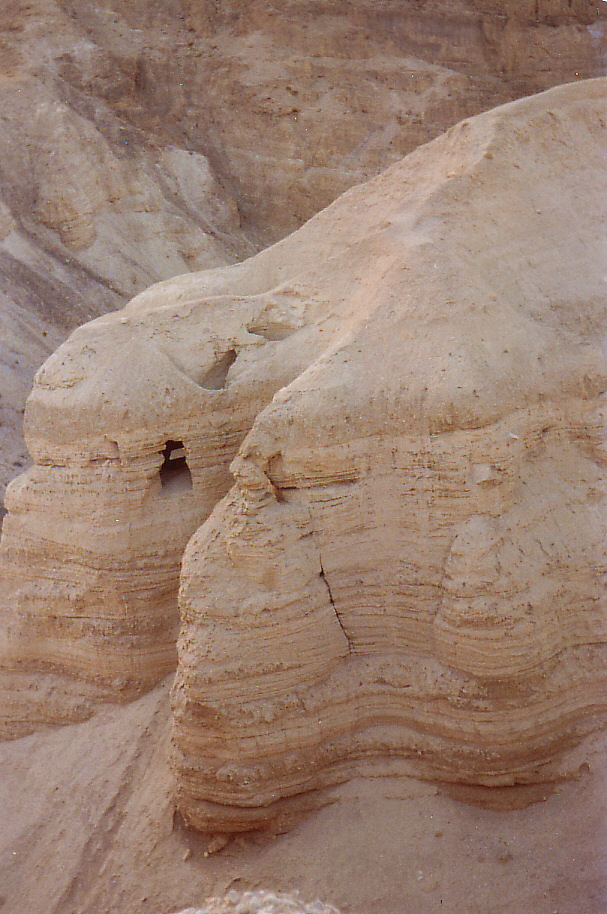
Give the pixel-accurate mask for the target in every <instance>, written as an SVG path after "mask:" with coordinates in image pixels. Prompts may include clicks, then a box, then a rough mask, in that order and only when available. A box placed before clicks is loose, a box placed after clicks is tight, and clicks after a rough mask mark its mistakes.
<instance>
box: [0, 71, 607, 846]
mask: <svg viewBox="0 0 607 914" xmlns="http://www.w3.org/2000/svg"><path fill="white" fill-rule="evenodd" d="M606 96H607V81H605V80H595V81H588V82H585V83H578V84H572V85H567V86H563V87H559V88H558V89H554V90H550V91H549V92H546V93H543V94H542V95H539V96H536V97H533V98H529V99H524V100H521V101H519V102H514V103H511V104H509V105H507V106H504V107H502V108H498V109H495V110H493V111H491V112H487V113H486V114H484V115H479V116H477V117H475V118H472V119H470V120H469V121H465V122H462V123H461V124H459V125H457V126H456V127H454V128H452V129H451V130H450V131H448V132H447V133H446V134H444V135H443V136H441V137H439V138H438V139H437V140H435V141H433V142H432V143H431V144H429V145H427V146H425V147H423V148H420V149H419V150H416V151H415V152H414V153H412V154H411V155H409V156H408V157H407V158H406V159H404V160H403V161H402V162H400V163H397V164H396V165H394V166H392V167H391V168H390V169H389V170H388V171H387V172H384V173H383V174H382V175H380V176H378V177H377V178H375V179H373V180H372V181H370V182H368V183H367V184H366V185H363V186H360V187H356V188H354V189H352V190H350V191H348V192H347V193H346V194H344V195H343V196H342V197H341V198H340V199H339V200H337V201H336V202H335V203H334V204H332V205H331V206H330V207H328V208H327V209H326V210H324V211H323V212H322V213H320V214H319V215H318V216H316V217H314V218H313V219H312V220H310V222H308V223H307V224H306V225H305V226H303V227H302V228H301V229H300V230H299V231H297V232H296V233H294V234H293V235H291V236H289V237H288V238H286V239H284V240H283V241H281V242H279V243H278V244H276V245H275V246H274V247H272V248H270V249H268V250H266V251H264V252H262V253H261V254H259V255H257V256H256V257H254V258H251V259H250V260H248V261H245V262H244V263H242V264H238V265H236V266H233V267H229V268H222V269H217V270H213V271H209V272H206V273H202V274H194V275H187V276H184V277H180V278H177V279H175V280H170V281H167V282H165V283H162V284H160V285H158V286H155V287H152V288H151V289H150V290H148V291H147V292H144V293H142V294H141V295H139V296H138V297H137V298H136V299H134V300H133V302H132V303H131V304H130V305H129V306H128V307H127V308H126V309H125V310H124V311H122V312H119V313H117V314H112V315H108V316H105V317H102V318H99V319H98V320H96V321H94V322H93V323H91V324H89V325H86V326H85V327H83V328H81V329H80V330H78V331H76V332H75V333H74V334H73V335H72V337H71V338H70V340H68V342H67V343H65V344H64V345H63V346H61V347H60V348H59V349H58V350H57V352H56V353H55V354H54V355H53V356H52V357H51V358H50V359H49V360H48V361H47V363H46V364H45V366H44V367H43V369H41V371H40V372H39V373H38V375H37V379H36V384H35V387H34V390H33V392H32V394H31V396H30V399H29V401H28V406H27V411H26V436H27V442H28V446H29V448H30V451H31V454H32V456H33V457H34V459H35V461H36V465H35V466H34V467H33V468H32V470H30V471H28V472H27V473H26V474H24V475H23V476H22V477H20V478H19V479H18V480H16V481H15V482H14V483H12V484H11V486H10V487H9V490H8V492H7V507H8V509H9V514H8V516H7V518H6V519H5V523H4V530H3V535H2V541H1V543H0V563H1V572H2V575H3V582H4V585H5V586H4V590H3V596H2V600H3V603H2V620H3V636H2V641H1V642H0V645H1V646H0V650H1V654H0V656H1V659H2V666H3V670H4V672H3V674H2V683H3V684H4V685H6V689H7V691H6V694H7V696H8V697H7V699H6V701H5V705H6V707H7V712H8V717H7V721H6V724H5V729H6V732H7V733H12V734H15V733H19V732H24V730H26V729H28V728H30V729H31V727H32V726H34V725H35V724H36V723H37V722H39V721H45V720H47V721H49V720H61V719H64V720H65V719H73V718H74V717H77V716H78V715H83V714H86V713H89V708H88V706H87V705H86V704H85V703H84V699H85V698H86V700H87V701H89V700H90V701H93V700H96V699H99V698H105V699H107V698H114V699H115V698H117V697H120V696H121V697H123V698H124V697H130V696H131V695H134V694H136V693H137V692H138V691H141V690H142V689H145V688H148V687H149V686H150V685H151V684H153V683H154V682H157V681H158V680H159V679H160V678H162V677H163V676H164V675H166V673H167V672H168V671H170V670H171V669H172V668H173V667H174V665H175V662H176V656H175V638H176V632H177V627H178V619H177V612H176V593H177V586H178V582H179V578H180V582H181V583H180V604H181V634H180V636H179V644H178V668H177V676H176V680H175V686H174V691H173V707H174V765H175V771H176V775H177V783H178V805H179V808H180V810H181V811H182V813H183V815H184V816H185V818H186V819H187V821H188V822H190V823H191V824H192V825H194V826H195V827H197V828H202V829H207V830H216V831H219V832H228V831H238V830H244V829H248V828H254V827H259V826H260V825H264V824H267V823H268V821H270V820H273V819H277V818H278V819H279V820H280V819H281V818H288V817H290V816H291V815H293V814H295V813H296V812H297V811H298V810H300V809H302V808H306V804H308V803H310V802H315V801H314V800H313V799H310V797H311V795H312V794H311V792H313V791H315V790H317V789H320V788H326V787H328V786H330V785H331V784H334V783H336V782H339V781H342V780H344V779H346V778H348V777H350V776H352V775H354V774H360V773H363V774H364V773H369V772H372V771H376V770H381V771H406V772H408V773H414V774H417V775H421V776H424V777H438V778H444V779H447V780H454V781H462V782H466V783H478V784H487V785H492V784H497V785H505V784H512V783H529V782H533V781H535V780H549V779H552V778H555V777H560V776H562V775H563V774H565V773H570V772H571V771H572V770H574V768H575V765H576V764H579V760H580V758H581V757H582V758H583V749H581V750H580V748H579V747H580V745H583V744H582V740H583V738H584V736H585V735H587V734H588V733H590V732H592V731H593V730H594V729H596V727H597V726H599V725H601V726H602V725H603V723H604V717H605V710H607V709H606V704H607V702H606V701H605V695H606V694H607V689H606V685H607V684H606V682H605V673H604V670H605V668H606V666H605V653H606V642H605V634H606V632H605V629H606V620H607V613H606V607H605V597H604V593H603V578H604V575H605V572H606V570H607V569H606V567H605V565H606V562H605V547H604V543H605V541H606V538H605V534H606V533H607V530H606V522H607V513H606V510H605V509H606V503H605V495H606V492H605V460H606V454H605V429H604V409H605V406H604V402H605V401H604V394H605V391H606V390H607V368H606V363H605V351H604V339H605V332H606V330H607V327H606V324H607V316H606V314H605V308H604V284H605V250H604V245H603V243H602V241H601V236H600V233H598V232H597V231H596V226H597V225H601V224H603V223H604V221H605V216H606V213H605V208H606V201H607V175H606V170H605V157H604V149H605V115H604V105H605V98H606ZM580 150H583V156H580ZM581 264H583V269H580V265H581ZM230 464H231V474H232V475H230V471H229V467H230ZM192 534H193V535H192ZM188 540H189V543H188V545H187V548H186V543H187V542H188ZM184 549H185V552H184ZM182 555H183V560H182V562H181V559H182ZM180 562H181V577H180ZM5 595H6V596H5ZM34 673H40V674H44V676H46V677H47V679H45V680H44V682H45V683H48V690H50V693H51V694H52V696H53V700H52V701H51V702H49V701H48V700H47V698H46V696H47V695H48V691H47V692H42V691H41V692H40V693H39V696H38V699H37V698H36V694H35V693H34V694H31V693H30V695H28V700H27V701H26V702H25V703H23V700H22V699H20V700H17V699H16V698H15V689H14V683H15V682H17V681H20V682H21V681H23V677H27V676H28V675H30V676H32V675H33V674H34ZM15 677H22V679H20V680H19V679H16V678H15ZM11 683H12V685H11ZM82 683H84V684H85V685H84V686H82ZM83 691H84V692H85V693H86V694H85V696H84V698H83ZM32 692H33V690H32ZM11 696H12V697H11ZM20 701H21V703H20ZM24 709H25V710H24ZM580 752H581V753H582V754H581V755H580Z"/></svg>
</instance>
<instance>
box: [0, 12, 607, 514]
mask: <svg viewBox="0 0 607 914" xmlns="http://www.w3.org/2000/svg"><path fill="white" fill-rule="evenodd" d="M606 16H607V10H606V9H604V4H603V3H602V2H600V0H597V2H590V0H572V2H571V3H570V2H569V0H552V2H549V0H537V2H536V0H525V2H524V3H521V2H512V3H506V4H496V3H491V2H485V0H458V2H454V3H448V4H446V3H444V2H435V0H432V2H430V0H426V2H419V0H411V2H401V0H383V2H381V3H376V4H372V5H370V4H368V3H363V2H361V0H346V2H340V3H334V2H324V0H322V2H321V0H314V2H306V3H302V2H300V0H297V2H295V0H290V2H282V3H280V4H274V3H270V2H267V0H264V2H254V3H243V2H236V0H229V2H228V0H225V2H224V0H196V2H190V0H170V2H165V3H159V2H156V0H132V2H128V3H127V2H124V0H101V2H97V3H95V4H90V3H89V4H82V3H79V2H72V0H34V2H32V0H6V2H4V3H3V4H2V9H0V137H1V140H2V148H3V157H2V163H1V164H0V326H1V329H2V333H1V334H0V372H1V377H2V394H3V395H2V400H1V402H0V454H1V455H2V460H1V461H0V496H3V493H4V489H5V486H6V483H7V482H8V481H9V480H10V479H11V478H12V477H13V476H14V475H15V473H16V472H18V470H19V468H20V467H22V466H24V465H27V464H28V463H29V457H28V455H27V452H26V449H25V447H24V443H23V438H22V434H21V424H22V410H23V407H24V404H25V399H26V396H27V392H28V391H29V389H30V386H31V382H32V379H33V375H34V372H35V370H36V368H37V367H38V366H39V365H40V363H41V362H42V361H43V360H44V358H46V357H47V356H48V355H49V354H50V353H51V352H52V351H53V350H54V349H55V348H56V347H57V345H58V344H59V343H60V342H61V341H62V340H63V339H65V337H66V336H67V334H68V333H69V332H70V331H71V330H73V329H74V328H75V327H76V326H77V325H78V324H80V323H82V322H84V321H86V320H90V319H91V318H93V317H96V316H97V315H100V314H103V313H105V312H107V311H108V310H112V309H114V308H118V307H121V306H122V305H123V304H124V303H125V301H126V300H128V299H129V298H130V297H132V296H133V295H135V294H136V293H138V292H139V291H141V290H142V289H144V288H145V287H146V286H148V285H150V284H151V283H153V282H156V281H158V280H161V279H164V278H167V277H170V276H173V275H175V274H178V273H181V272H184V271H185V270H199V269H202V268H206V267H211V266H215V265H223V264H226V263H232V262H234V261H235V260H240V259H243V258H244V257H246V256H250V255H251V254H253V253H254V252H255V251H256V250H258V249H259V248H260V247H262V246H264V245H267V244H268V243H270V242H274V241H276V240H277V239H278V238H280V237H282V236H284V235H286V234H288V233H289V232H291V231H293V230H294V229H296V228H297V227H298V226H300V225H301V224H302V223H303V222H304V221H305V220H306V219H309V218H310V217H311V216H312V215H313V214H314V213H316V212H318V211H319V210H321V209H322V208H323V207H325V206H326V205H327V204H329V203H330V202H331V201H332V200H334V199H335V198H336V197H337V196H339V194H340V193H342V192H343V191H345V190H346V189H347V188H348V187H351V186H352V185H353V184H357V183H360V182H361V181H365V180H367V179H369V178H370V177H372V176H373V175H375V174H377V173H378V172H380V171H381V170H382V169H383V168H385V167H387V166H388V165H390V164H392V163H394V162H396V161H398V160H399V159H400V158H401V157H402V156H403V155H405V154H406V153H408V152H410V151H411V150H412V149H414V148H415V147H416V146H418V145H420V144H422V143H424V142H427V141H428V140H430V139H432V138H433V137H435V136H437V135H438V134H440V133H441V132H443V131H444V130H446V129H447V128H448V127H449V126H451V125H452V124H454V123H456V122H457V121H459V120H460V119H462V118H464V117H466V116H468V115H472V114H476V113H478V112H479V111H481V110H483V109H486V108H490V107H491V106H493V105H497V104H500V103H502V102H505V101H508V100H510V99H512V98H515V97H519V96H521V95H526V94H528V93H531V92H535V91H539V90H542V89H545V88H548V87H549V86H551V85H555V84H557V83H562V82H569V81H572V80H576V79H581V78H582V79H583V78H586V77H591V76H601V75H603V74H604V73H605V72H606V67H607V59H606V57H605V47H606V46H607V43H606V35H605V24H606V19H605V17H606ZM2 512H3V508H2V507H0V514H1V513H2Z"/></svg>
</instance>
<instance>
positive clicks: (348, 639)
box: [312, 534, 352, 653]
mask: <svg viewBox="0 0 607 914" xmlns="http://www.w3.org/2000/svg"><path fill="white" fill-rule="evenodd" d="M312 536H314V534H312ZM318 561H319V562H320V577H321V578H322V579H323V581H324V583H325V586H326V588H327V593H328V594H329V602H330V604H331V606H332V607H333V610H334V612H335V616H336V618H337V621H338V622H339V627H340V628H341V630H342V632H343V633H344V637H345V639H346V641H347V642H348V652H350V653H351V652H352V642H351V641H350V636H349V635H348V632H347V631H346V629H345V628H344V623H343V622H342V619H341V616H340V614H339V612H338V609H337V606H336V605H335V600H334V599H333V594H332V593H331V585H330V584H329V581H328V579H327V576H326V574H325V569H324V567H323V564H322V556H321V554H320V550H319V551H318Z"/></svg>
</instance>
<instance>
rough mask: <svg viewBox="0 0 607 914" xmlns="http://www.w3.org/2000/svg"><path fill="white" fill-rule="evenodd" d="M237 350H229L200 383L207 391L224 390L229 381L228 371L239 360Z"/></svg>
mask: <svg viewBox="0 0 607 914" xmlns="http://www.w3.org/2000/svg"><path fill="white" fill-rule="evenodd" d="M237 356H238V354H237V352H236V350H235V349H228V351H227V352H225V353H224V354H223V355H222V356H221V358H219V359H218V360H217V361H216V362H215V364H214V365H213V366H212V367H211V368H209V370H208V371H207V372H206V374H205V375H203V377H202V378H201V380H200V381H199V382H198V383H199V385H200V387H204V389H205V390H223V388H224V387H225V386H226V383H227V380H228V371H229V370H230V368H231V367H232V365H233V364H234V362H235V361H236V359H237Z"/></svg>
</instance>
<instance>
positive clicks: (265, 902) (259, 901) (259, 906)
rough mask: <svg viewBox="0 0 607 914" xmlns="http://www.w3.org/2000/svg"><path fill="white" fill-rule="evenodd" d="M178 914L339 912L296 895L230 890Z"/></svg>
mask: <svg viewBox="0 0 607 914" xmlns="http://www.w3.org/2000/svg"><path fill="white" fill-rule="evenodd" d="M180 914H339V911H338V910H337V908H336V907H334V906H333V905H332V904H323V902H322V901H313V902H311V903H310V904H308V903H306V902H304V901H302V900H301V898H299V896H298V895H297V894H294V895H284V894H280V893H279V894H276V893H275V892H269V891H264V890H261V891H257V892H236V891H234V890H232V891H231V892H228V894H227V895H226V896H224V897H221V898H219V897H215V898H207V899H206V901H205V903H204V907H203V908H187V910H185V911H181V912H180Z"/></svg>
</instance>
